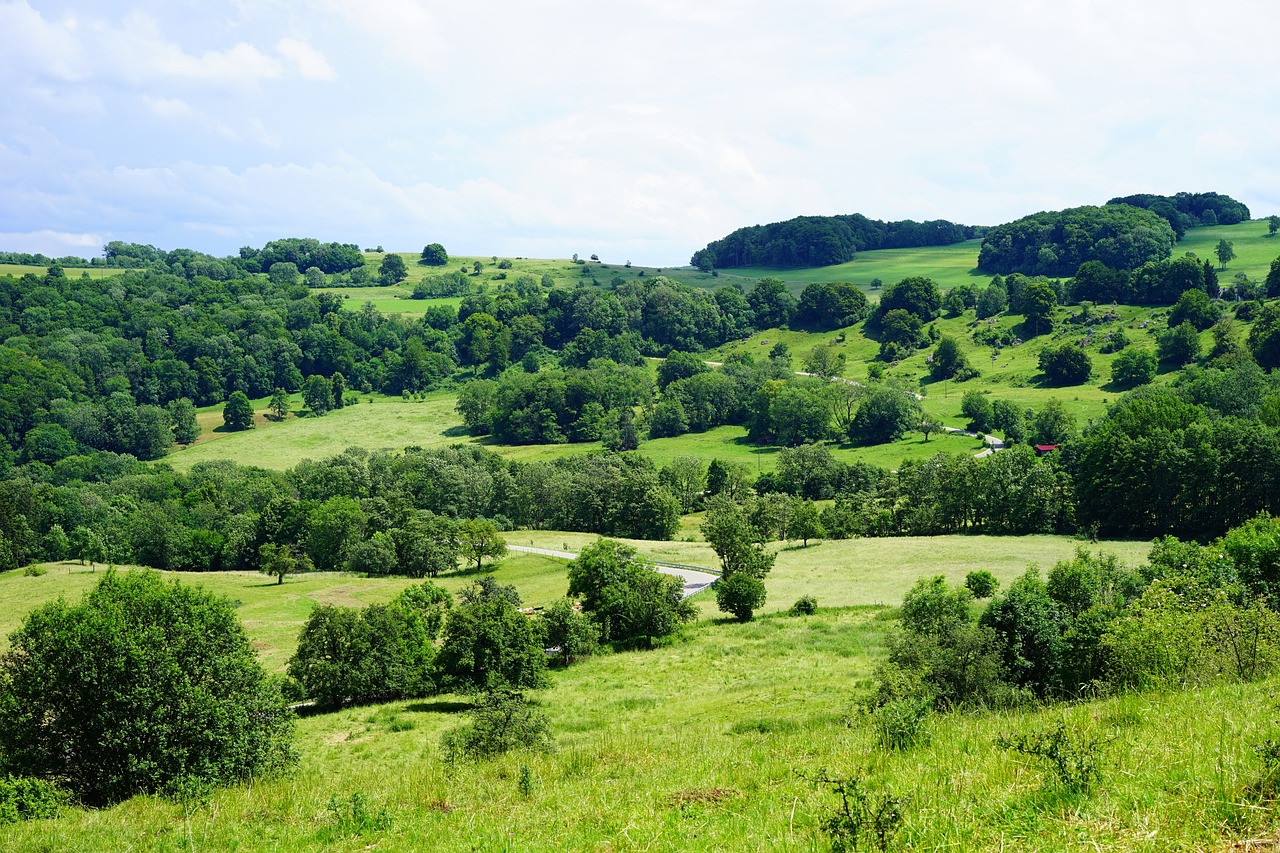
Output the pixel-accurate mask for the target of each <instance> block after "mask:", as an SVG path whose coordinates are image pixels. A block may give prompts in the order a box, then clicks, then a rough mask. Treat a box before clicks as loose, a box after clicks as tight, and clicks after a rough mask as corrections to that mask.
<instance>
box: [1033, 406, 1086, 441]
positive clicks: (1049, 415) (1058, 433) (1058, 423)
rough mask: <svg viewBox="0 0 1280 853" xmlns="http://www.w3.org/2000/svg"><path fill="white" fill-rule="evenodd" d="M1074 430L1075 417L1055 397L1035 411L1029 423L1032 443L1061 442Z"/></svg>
mask: <svg viewBox="0 0 1280 853" xmlns="http://www.w3.org/2000/svg"><path fill="white" fill-rule="evenodd" d="M1075 431H1076V419H1075V416H1073V415H1072V414H1071V413H1070V412H1068V411H1067V407H1066V406H1064V405H1063V404H1062V401H1061V400H1059V399H1057V398H1056V397H1055V398H1054V399H1052V400H1050V401H1049V402H1047V403H1045V404H1044V408H1042V409H1041V410H1040V411H1038V412H1036V416H1035V420H1034V421H1033V422H1032V425H1031V443H1032V444H1062V443H1063V442H1064V441H1066V440H1067V439H1068V438H1070V437H1071V435H1072V434H1073V433H1074V432H1075Z"/></svg>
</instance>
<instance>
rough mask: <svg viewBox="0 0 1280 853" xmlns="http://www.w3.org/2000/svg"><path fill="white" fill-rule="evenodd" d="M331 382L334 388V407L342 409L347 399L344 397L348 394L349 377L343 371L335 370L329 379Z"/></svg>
mask: <svg viewBox="0 0 1280 853" xmlns="http://www.w3.org/2000/svg"><path fill="white" fill-rule="evenodd" d="M329 384H330V385H331V386H332V388H333V407H334V408H335V409H341V408H342V407H343V406H344V405H345V404H346V401H345V400H344V399H343V398H344V397H346V395H347V377H345V376H343V375H342V374H341V373H337V372H335V373H334V374H333V376H332V377H330V379H329Z"/></svg>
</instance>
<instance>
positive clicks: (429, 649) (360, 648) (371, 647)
mask: <svg viewBox="0 0 1280 853" xmlns="http://www.w3.org/2000/svg"><path fill="white" fill-rule="evenodd" d="M449 607H450V598H449V595H448V593H446V592H445V591H444V590H442V589H440V588H438V587H436V586H434V585H432V584H431V583H430V582H427V583H424V584H422V585H420V586H418V587H410V588H409V589H407V590H405V591H404V592H403V593H401V594H400V596H398V597H397V598H396V599H394V600H393V601H392V602H391V603H390V604H387V605H371V606H369V607H366V608H364V609H362V610H359V609H356V608H350V607H334V606H332V605H320V606H319V607H317V608H315V609H314V610H312V611H311V615H310V616H308V617H307V622H306V624H305V625H304V626H303V628H302V633H301V634H300V635H299V637H298V649H297V651H296V652H295V653H294V656H293V658H292V659H291V660H290V661H289V675H290V677H292V678H293V679H294V680H295V681H297V682H298V683H299V684H300V685H301V687H302V690H303V692H304V694H305V695H306V696H308V697H310V698H312V699H314V700H315V701H316V703H317V704H319V705H320V706H321V707H324V708H332V709H336V708H339V707H341V706H342V705H343V704H345V703H348V702H358V703H359V702H371V701H385V700H388V699H397V698H401V697H406V696H426V695H428V694H430V693H432V692H434V690H435V651H436V650H435V640H436V637H437V636H438V635H439V633H440V628H441V624H442V622H443V621H444V618H445V613H446V612H447V611H448V610H449Z"/></svg>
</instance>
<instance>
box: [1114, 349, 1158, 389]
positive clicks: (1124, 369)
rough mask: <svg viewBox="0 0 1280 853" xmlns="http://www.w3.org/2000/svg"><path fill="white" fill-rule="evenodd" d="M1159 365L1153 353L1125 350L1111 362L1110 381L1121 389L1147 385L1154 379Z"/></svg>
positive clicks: (1142, 350)
mask: <svg viewBox="0 0 1280 853" xmlns="http://www.w3.org/2000/svg"><path fill="white" fill-rule="evenodd" d="M1159 367H1160V364H1159V362H1158V361H1157V360H1156V355H1155V353H1153V352H1151V351H1150V350H1146V349H1137V348H1133V349H1127V350H1125V351H1124V352H1122V353H1120V355H1118V356H1116V360H1115V361H1113V362H1111V381H1112V382H1113V383H1115V384H1116V385H1118V386H1120V387H1121V388H1135V387H1137V386H1139V385H1147V384H1149V383H1150V382H1151V380H1153V379H1155V378H1156V371H1157V370H1158V369H1159Z"/></svg>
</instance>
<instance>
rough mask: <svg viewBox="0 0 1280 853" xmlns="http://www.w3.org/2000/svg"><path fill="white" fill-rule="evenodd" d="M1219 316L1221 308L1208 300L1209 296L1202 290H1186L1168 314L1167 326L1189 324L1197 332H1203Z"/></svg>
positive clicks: (1216, 320)
mask: <svg viewBox="0 0 1280 853" xmlns="http://www.w3.org/2000/svg"><path fill="white" fill-rule="evenodd" d="M1221 316H1222V308H1221V307H1220V306H1219V305H1218V303H1216V302H1214V301H1213V300H1211V299H1210V298H1209V294H1207V293H1205V292H1204V291H1203V290H1188V291H1186V292H1185V293H1183V294H1182V295H1181V296H1179V297H1178V301H1177V303H1176V304H1175V305H1174V306H1173V310H1172V311H1170V312H1169V326H1170V327H1173V326H1177V325H1180V324H1182V323H1190V324H1191V325H1192V326H1194V327H1195V328H1196V330H1197V331H1200V332H1203V331H1204V330H1205V329H1208V328H1209V327H1210V326H1212V325H1213V324H1214V323H1216V322H1218V318H1219V317H1221Z"/></svg>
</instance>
